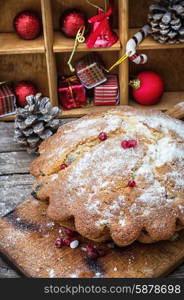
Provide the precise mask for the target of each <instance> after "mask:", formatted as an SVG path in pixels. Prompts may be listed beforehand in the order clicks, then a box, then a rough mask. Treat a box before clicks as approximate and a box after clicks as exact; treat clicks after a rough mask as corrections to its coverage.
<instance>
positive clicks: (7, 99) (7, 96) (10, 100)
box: [0, 83, 16, 117]
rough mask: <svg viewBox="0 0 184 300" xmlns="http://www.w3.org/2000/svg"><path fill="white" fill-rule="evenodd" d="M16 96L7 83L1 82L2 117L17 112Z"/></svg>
mask: <svg viewBox="0 0 184 300" xmlns="http://www.w3.org/2000/svg"><path fill="white" fill-rule="evenodd" d="M15 102H16V98H15V95H14V94H13V91H12V89H11V88H10V87H9V86H8V85H7V84H6V83H4V84H0V117H3V116H7V115H11V114H13V113H14V112H15V109H16V106H15Z"/></svg>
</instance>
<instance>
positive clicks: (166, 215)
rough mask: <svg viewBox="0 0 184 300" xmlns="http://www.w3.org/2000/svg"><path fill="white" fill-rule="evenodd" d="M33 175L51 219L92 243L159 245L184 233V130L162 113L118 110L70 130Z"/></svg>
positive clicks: (44, 150) (51, 142)
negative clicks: (110, 241)
mask: <svg viewBox="0 0 184 300" xmlns="http://www.w3.org/2000/svg"><path fill="white" fill-rule="evenodd" d="M102 132H103V133H105V134H106V137H107V138H106V139H103V140H102V139H100V138H99V134H100V133H102ZM61 166H64V168H63V167H62V168H61ZM31 173H32V174H33V175H34V176H35V177H37V182H36V184H35V186H34V195H35V197H37V198H39V199H40V200H48V201H49V206H48V209H47V214H48V216H49V217H50V218H51V219H53V220H55V221H59V222H61V223H63V222H67V224H68V226H69V227H70V226H73V227H75V229H76V231H78V232H79V233H80V234H81V235H83V236H84V237H87V238H88V239H91V240H94V241H99V242H101V241H106V240H108V239H110V238H112V239H113V240H114V242H115V243H116V244H117V245H119V246H126V245H129V244H131V243H132V242H133V241H135V240H138V241H140V242H143V243H151V242H156V241H159V240H166V239H169V238H170V237H171V236H172V235H173V234H174V233H175V232H176V231H178V230H181V229H182V228H183V227H184V124H183V122H182V121H179V120H175V119H172V118H170V117H168V116H166V115H164V114H162V113H161V112H155V111H150V110H149V111H140V110H136V109H133V108H130V107H124V108H114V109H110V110H108V111H107V112H104V113H99V114H92V115H90V116H86V117H84V118H82V119H79V120H77V121H74V122H72V123H70V124H66V125H64V126H63V127H61V128H60V129H59V130H58V132H57V133H56V134H55V135H54V136H52V137H50V138H49V139H48V140H46V141H44V142H43V143H42V145H41V146H40V156H39V157H38V158H37V159H36V160H35V161H34V162H33V163H32V165H31Z"/></svg>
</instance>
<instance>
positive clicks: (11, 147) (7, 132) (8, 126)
mask: <svg viewBox="0 0 184 300" xmlns="http://www.w3.org/2000/svg"><path fill="white" fill-rule="evenodd" d="M13 138H14V123H11V122H2V123H0V140H1V142H0V152H10V151H11V152H12V151H21V150H22V149H21V147H20V145H18V144H16V143H15V141H14V139H13Z"/></svg>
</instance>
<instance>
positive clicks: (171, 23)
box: [148, 0, 184, 44]
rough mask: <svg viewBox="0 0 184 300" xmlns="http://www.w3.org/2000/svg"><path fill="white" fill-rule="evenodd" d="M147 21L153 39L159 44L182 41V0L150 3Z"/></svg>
mask: <svg viewBox="0 0 184 300" xmlns="http://www.w3.org/2000/svg"><path fill="white" fill-rule="evenodd" d="M148 22H149V24H150V26H151V29H152V36H153V38H154V40H156V41H158V42H159V43H161V44H165V43H168V44H175V43H180V42H181V43H183V42H184V1H183V0H158V1H155V4H152V5H150V7H149V15H148Z"/></svg>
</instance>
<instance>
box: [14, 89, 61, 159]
mask: <svg viewBox="0 0 184 300" xmlns="http://www.w3.org/2000/svg"><path fill="white" fill-rule="evenodd" d="M26 100H27V103H28V105H26V106H25V107H24V108H18V109H17V111H16V119H15V141H16V142H17V143H18V144H20V145H22V147H23V148H25V149H27V151H28V153H33V152H37V150H38V147H39V145H40V143H41V142H42V141H43V140H45V139H46V138H48V137H50V136H51V135H53V134H54V133H55V132H56V131H57V129H58V127H59V120H58V119H56V117H57V116H58V114H59V111H60V110H59V108H58V107H57V106H55V107H52V105H51V102H50V99H49V98H47V97H42V94H41V93H38V94H36V95H35V96H33V95H30V96H28V97H26Z"/></svg>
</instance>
